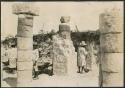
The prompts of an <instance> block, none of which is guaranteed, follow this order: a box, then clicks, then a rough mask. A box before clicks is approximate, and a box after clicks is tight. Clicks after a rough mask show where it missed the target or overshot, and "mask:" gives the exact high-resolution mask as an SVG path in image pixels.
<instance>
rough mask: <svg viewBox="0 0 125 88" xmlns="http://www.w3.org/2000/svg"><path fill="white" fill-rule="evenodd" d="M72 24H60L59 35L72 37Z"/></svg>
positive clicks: (65, 37)
mask: <svg viewBox="0 0 125 88" xmlns="http://www.w3.org/2000/svg"><path fill="white" fill-rule="evenodd" d="M70 33H71V32H70V25H69V24H67V23H62V24H60V25H59V35H60V37H62V38H64V39H71V37H70Z"/></svg>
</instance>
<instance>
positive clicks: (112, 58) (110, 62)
mask: <svg viewBox="0 0 125 88" xmlns="http://www.w3.org/2000/svg"><path fill="white" fill-rule="evenodd" d="M123 56H124V55H123V53H103V54H102V56H101V58H102V70H103V71H107V72H123V64H124V63H123V62H124V61H123Z"/></svg>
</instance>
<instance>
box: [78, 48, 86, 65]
mask: <svg viewBox="0 0 125 88" xmlns="http://www.w3.org/2000/svg"><path fill="white" fill-rule="evenodd" d="M86 55H87V51H86V50H85V48H84V47H79V48H78V57H77V60H78V61H77V65H78V66H85V65H86Z"/></svg>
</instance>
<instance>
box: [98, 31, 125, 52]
mask: <svg viewBox="0 0 125 88" xmlns="http://www.w3.org/2000/svg"><path fill="white" fill-rule="evenodd" d="M100 46H101V49H102V50H103V52H111V53H112V52H114V53H115V52H116V53H117V52H123V35H122V33H110V34H103V35H101V36H100Z"/></svg>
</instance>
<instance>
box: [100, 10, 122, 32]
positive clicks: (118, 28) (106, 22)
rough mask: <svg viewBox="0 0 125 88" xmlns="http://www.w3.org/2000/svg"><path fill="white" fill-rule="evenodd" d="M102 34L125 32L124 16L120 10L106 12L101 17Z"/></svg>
mask: <svg viewBox="0 0 125 88" xmlns="http://www.w3.org/2000/svg"><path fill="white" fill-rule="evenodd" d="M100 30H101V33H109V32H113V33H114V32H123V16H122V15H121V14H120V13H119V10H113V11H110V12H105V13H102V14H101V15H100Z"/></svg>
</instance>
